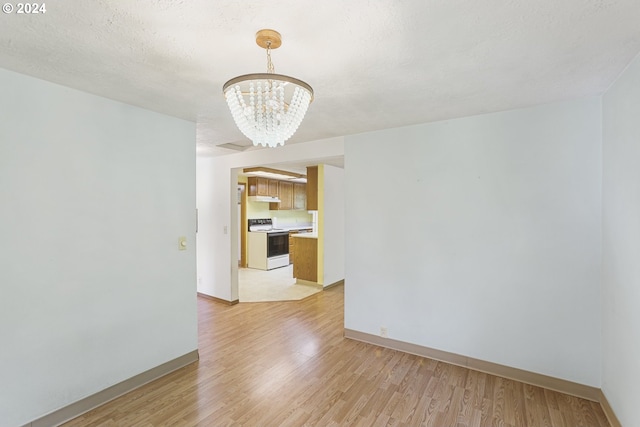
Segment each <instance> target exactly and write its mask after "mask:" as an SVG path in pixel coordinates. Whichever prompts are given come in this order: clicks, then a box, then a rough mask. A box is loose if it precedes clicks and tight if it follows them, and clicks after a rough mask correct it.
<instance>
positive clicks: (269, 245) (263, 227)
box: [248, 218, 289, 270]
mask: <svg viewBox="0 0 640 427" xmlns="http://www.w3.org/2000/svg"><path fill="white" fill-rule="evenodd" d="M248 223H249V235H248V240H249V259H248V261H249V263H248V264H249V268H257V269H260V270H272V269H274V268H279V267H285V266H287V265H289V232H288V231H286V230H283V229H277V228H273V221H272V220H271V218H261V219H250V220H249V221H248Z"/></svg>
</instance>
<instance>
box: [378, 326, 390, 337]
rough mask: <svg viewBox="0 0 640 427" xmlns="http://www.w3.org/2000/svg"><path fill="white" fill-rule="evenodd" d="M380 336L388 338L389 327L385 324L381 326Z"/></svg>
mask: <svg viewBox="0 0 640 427" xmlns="http://www.w3.org/2000/svg"><path fill="white" fill-rule="evenodd" d="M380 336H381V337H382V338H387V337H388V336H389V334H388V333H387V328H386V327H384V326H380Z"/></svg>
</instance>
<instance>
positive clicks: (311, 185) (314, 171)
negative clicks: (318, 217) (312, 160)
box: [307, 166, 318, 211]
mask: <svg viewBox="0 0 640 427" xmlns="http://www.w3.org/2000/svg"><path fill="white" fill-rule="evenodd" d="M307 210H310V211H317V210H318V166H307Z"/></svg>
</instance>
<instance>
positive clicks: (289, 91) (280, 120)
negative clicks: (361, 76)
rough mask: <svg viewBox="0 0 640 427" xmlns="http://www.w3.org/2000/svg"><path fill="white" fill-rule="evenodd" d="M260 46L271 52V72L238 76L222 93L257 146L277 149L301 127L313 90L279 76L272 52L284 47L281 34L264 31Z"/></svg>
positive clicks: (245, 131) (228, 83) (258, 34)
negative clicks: (275, 68)
mask: <svg viewBox="0 0 640 427" xmlns="http://www.w3.org/2000/svg"><path fill="white" fill-rule="evenodd" d="M256 43H257V44H258V46H260V47H262V48H264V49H266V50H267V72H266V73H254V74H245V75H243V76H238V77H235V78H233V79H231V80H229V81H228V82H226V83H225V84H224V86H223V88H222V91H223V92H224V97H225V98H226V100H227V104H228V105H229V109H230V110H231V114H232V115H233V119H234V120H235V122H236V125H237V126H238V128H239V129H240V130H241V131H242V133H243V134H244V135H245V136H246V137H247V138H249V139H250V140H251V141H252V142H253V145H256V146H257V145H262V146H264V147H266V146H269V147H277V146H278V145H284V142H285V141H286V140H287V139H289V138H291V136H292V135H293V134H294V133H295V132H296V130H297V129H298V126H300V122H302V119H303V117H304V115H305V113H306V112H307V108H309V104H310V103H311V101H313V89H311V86H309V85H308V84H306V83H305V82H303V81H302V80H298V79H296V78H293V77H289V76H284V75H282V74H275V72H274V71H275V70H274V68H273V63H272V62H271V49H277V48H279V47H280V45H281V44H282V38H281V37H280V33H278V32H277V31H274V30H260V31H258V32H257V33H256Z"/></svg>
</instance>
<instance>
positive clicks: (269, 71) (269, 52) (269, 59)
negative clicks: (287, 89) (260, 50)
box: [267, 41, 275, 74]
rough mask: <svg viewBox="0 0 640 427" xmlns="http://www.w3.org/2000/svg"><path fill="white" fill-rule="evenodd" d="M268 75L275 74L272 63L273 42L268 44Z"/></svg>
mask: <svg viewBox="0 0 640 427" xmlns="http://www.w3.org/2000/svg"><path fill="white" fill-rule="evenodd" d="M267 73H269V74H274V73H275V68H274V67H273V62H271V41H268V42H267Z"/></svg>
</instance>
